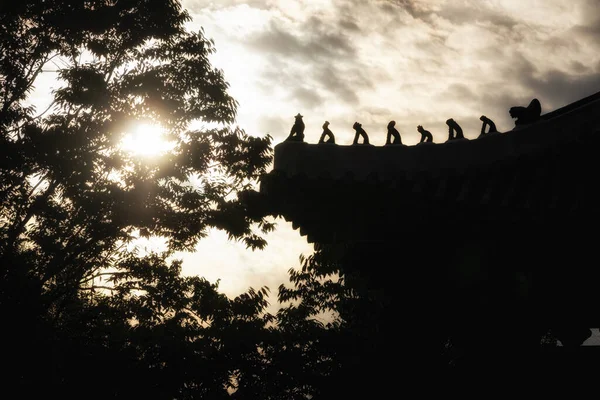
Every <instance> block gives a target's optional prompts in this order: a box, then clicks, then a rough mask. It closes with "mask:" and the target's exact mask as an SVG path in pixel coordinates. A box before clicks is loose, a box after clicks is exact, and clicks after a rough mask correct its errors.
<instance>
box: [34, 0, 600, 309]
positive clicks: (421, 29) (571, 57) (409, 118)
mask: <svg viewBox="0 0 600 400" xmlns="http://www.w3.org/2000/svg"><path fill="white" fill-rule="evenodd" d="M183 5H184V7H185V8H186V9H187V10H188V11H189V13H190V14H191V15H192V17H193V21H192V22H190V24H189V28H190V29H192V30H198V29H200V28H201V27H202V28H204V30H205V34H206V36H207V37H209V38H212V39H214V42H215V47H216V50H217V52H216V54H214V55H213V56H212V58H211V61H212V63H213V65H214V66H216V67H218V68H220V69H222V70H223V72H224V75H225V79H226V81H228V82H229V84H230V94H231V95H232V96H233V97H234V98H235V99H236V100H237V101H238V102H239V109H238V116H237V121H236V124H237V125H239V126H240V127H241V128H243V129H244V130H245V131H246V132H247V133H249V134H252V135H258V136H263V135H266V134H269V135H271V136H272V137H273V139H274V141H273V144H274V145H276V144H277V143H280V142H281V141H283V140H284V139H285V137H286V136H287V135H288V133H289V130H290V128H291V126H292V124H293V122H294V116H295V115H296V114H298V113H301V114H302V115H304V122H305V124H306V131H305V135H306V138H305V140H306V141H308V142H312V143H316V142H317V141H318V139H319V136H320V134H321V132H322V129H321V126H322V125H323V122H324V121H325V120H328V121H329V122H330V126H329V128H330V129H331V130H332V131H333V133H334V134H335V136H336V141H337V143H339V144H350V143H351V142H352V139H353V136H354V131H353V130H352V124H353V123H354V122H355V121H358V122H360V123H362V125H363V128H365V130H366V131H367V132H368V133H369V137H370V141H371V143H372V144H374V145H383V144H384V142H385V134H386V126H387V124H388V122H389V121H390V120H395V121H396V128H397V129H398V130H399V131H400V133H401V135H402V141H403V143H404V144H408V145H412V144H415V143H417V142H418V141H419V138H420V134H419V133H418V132H417V131H416V126H417V125H419V124H420V125H423V126H424V128H425V129H427V130H429V131H431V132H432V134H433V138H434V142H443V141H445V139H446V138H447V135H448V132H447V127H446V125H445V121H446V120H447V119H448V118H454V119H455V120H456V121H457V122H458V123H459V124H460V125H461V126H462V128H463V130H464V134H465V137H467V138H475V137H477V135H478V134H479V130H480V127H481V121H480V120H479V117H480V116H481V115H482V114H485V115H487V116H488V117H489V118H491V119H492V120H494V122H495V123H496V126H497V128H498V130H499V131H507V130H510V129H512V128H513V126H514V122H513V120H511V118H510V116H509V114H508V109H509V108H510V107H511V106H514V105H523V106H526V105H527V104H528V103H529V101H530V100H531V99H532V98H534V97H537V98H538V99H539V100H540V102H541V105H542V113H546V112H549V111H552V110H553V109H555V108H558V107H561V106H563V105H566V104H568V103H570V102H572V101H575V100H577V99H579V98H582V97H585V96H587V95H590V94H593V93H595V92H597V91H600V3H599V1H598V0H571V1H563V0H544V1H541V0H388V1H385V0H296V1H291V0H251V1H238V0H215V1H211V0H183ZM51 79H53V78H52V76H51V75H46V76H43V77H42V78H41V79H40V86H39V87H40V88H41V89H40V90H41V91H42V92H43V91H44V90H46V89H45V88H48V87H49V86H50V87H51ZM44 80H46V81H45V82H44ZM46 93H47V92H46ZM37 95H39V96H43V93H42V94H41V95H40V92H38V93H37ZM267 239H268V242H269V245H268V247H267V248H266V249H265V250H263V251H255V252H252V251H250V250H247V249H245V248H244V246H243V245H242V244H239V243H233V242H230V241H228V240H227V238H226V236H225V235H224V234H222V233H220V232H216V231H215V232H214V233H213V234H212V235H211V236H209V237H208V238H207V239H205V240H203V241H202V242H201V244H200V245H199V246H198V248H197V252H196V253H194V254H186V255H184V256H183V258H184V272H185V273H186V274H197V275H201V276H205V277H206V278H207V279H209V280H210V281H216V280H217V279H220V280H221V283H220V288H221V290H222V291H223V292H225V293H226V294H228V295H231V296H235V295H237V294H240V293H242V292H244V291H246V290H247V289H248V288H249V287H254V288H259V287H261V286H269V287H270V289H271V291H272V293H273V294H276V292H277V287H278V286H279V285H280V284H281V283H287V282H288V272H287V271H288V269H289V268H292V267H299V265H300V263H299V260H298V258H299V256H300V255H301V254H305V255H308V254H310V252H311V251H312V245H309V244H308V243H306V239H305V238H303V237H301V236H300V234H299V233H298V232H297V231H294V230H292V228H291V224H289V223H286V222H285V221H278V229H277V230H276V231H275V232H273V233H272V234H270V235H269V236H268V237H267ZM272 303H275V299H274V298H273V300H272Z"/></svg>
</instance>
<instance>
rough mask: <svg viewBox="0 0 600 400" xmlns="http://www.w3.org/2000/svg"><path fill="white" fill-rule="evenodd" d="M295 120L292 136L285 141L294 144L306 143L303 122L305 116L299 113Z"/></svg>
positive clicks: (291, 131)
mask: <svg viewBox="0 0 600 400" xmlns="http://www.w3.org/2000/svg"><path fill="white" fill-rule="evenodd" d="M294 118H296V120H295V121H294V125H293V126H292V129H291V130H290V134H289V136H288V137H287V139H285V141H286V142H287V141H293V142H303V141H304V121H303V120H302V118H303V116H302V115H300V113H298V115H296V116H295V117H294Z"/></svg>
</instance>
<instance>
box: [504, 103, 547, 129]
mask: <svg viewBox="0 0 600 400" xmlns="http://www.w3.org/2000/svg"><path fill="white" fill-rule="evenodd" d="M508 113H509V114H510V116H511V117H512V118H514V119H515V126H519V125H526V124H531V123H533V122H536V121H538V120H539V119H540V116H541V115H542V105H541V104H540V101H539V100H538V99H533V100H531V102H530V103H529V105H528V106H527V107H522V106H515V107H511V108H510V109H509V110H508Z"/></svg>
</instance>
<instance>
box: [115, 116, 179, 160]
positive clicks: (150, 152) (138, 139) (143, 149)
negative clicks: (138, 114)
mask: <svg viewBox="0 0 600 400" xmlns="http://www.w3.org/2000/svg"><path fill="white" fill-rule="evenodd" d="M121 148H122V149H123V150H125V151H127V152H129V153H132V154H135V155H138V156H144V157H154V156H159V155H160V154H162V153H164V152H167V151H169V150H171V149H172V148H173V143H171V142H169V141H167V140H166V139H165V137H164V132H163V128H162V127H161V126H160V125H156V124H148V123H141V124H138V125H136V126H135V128H134V129H133V132H131V133H128V134H126V135H125V136H124V137H123V140H122V142H121Z"/></svg>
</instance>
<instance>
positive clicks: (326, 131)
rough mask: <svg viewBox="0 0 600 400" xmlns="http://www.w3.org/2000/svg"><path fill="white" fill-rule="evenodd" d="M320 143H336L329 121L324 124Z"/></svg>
mask: <svg viewBox="0 0 600 400" xmlns="http://www.w3.org/2000/svg"><path fill="white" fill-rule="evenodd" d="M325 138H327V140H325ZM319 143H332V144H333V143H335V136H333V132H331V130H330V129H329V121H325V123H324V124H323V133H321V137H320V138H319Z"/></svg>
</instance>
